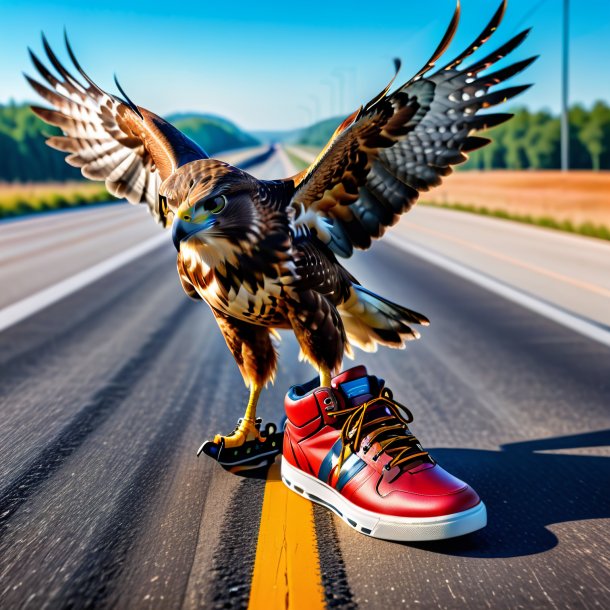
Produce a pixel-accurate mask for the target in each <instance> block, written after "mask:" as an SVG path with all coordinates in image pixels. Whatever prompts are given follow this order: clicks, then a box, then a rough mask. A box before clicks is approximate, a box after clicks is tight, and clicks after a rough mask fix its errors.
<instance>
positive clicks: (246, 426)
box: [214, 418, 265, 449]
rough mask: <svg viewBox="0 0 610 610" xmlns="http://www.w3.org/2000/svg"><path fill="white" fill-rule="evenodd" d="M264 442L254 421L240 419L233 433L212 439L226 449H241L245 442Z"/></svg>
mask: <svg viewBox="0 0 610 610" xmlns="http://www.w3.org/2000/svg"><path fill="white" fill-rule="evenodd" d="M254 440H258V441H264V440H265V439H264V438H263V437H262V436H261V435H260V433H259V430H258V426H257V424H256V420H254V419H245V418H244V419H240V420H239V424H238V426H237V428H236V429H235V431H234V432H232V433H231V434H228V435H227V436H223V435H222V434H217V435H216V436H215V437H214V442H215V443H216V444H220V442H221V441H222V442H224V446H225V447H226V448H227V449H228V448H231V447H241V446H242V445H243V444H244V443H245V442H247V441H254Z"/></svg>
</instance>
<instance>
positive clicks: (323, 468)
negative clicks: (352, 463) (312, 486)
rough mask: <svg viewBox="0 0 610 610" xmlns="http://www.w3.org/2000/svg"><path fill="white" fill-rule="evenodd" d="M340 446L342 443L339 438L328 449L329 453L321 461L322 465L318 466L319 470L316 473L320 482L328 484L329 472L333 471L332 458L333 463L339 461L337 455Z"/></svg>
mask: <svg viewBox="0 0 610 610" xmlns="http://www.w3.org/2000/svg"><path fill="white" fill-rule="evenodd" d="M342 446H343V443H342V442H341V438H339V439H338V440H337V441H336V442H335V444H334V445H333V446H332V447H331V448H330V451H329V452H328V453H327V454H326V457H325V458H324V459H323V460H322V463H321V464H320V470H319V471H318V479H320V481H324V482H325V483H328V478H329V477H330V472H331V470H332V469H333V458H334V459H335V461H336V460H338V459H339V454H340V453H341V447H342Z"/></svg>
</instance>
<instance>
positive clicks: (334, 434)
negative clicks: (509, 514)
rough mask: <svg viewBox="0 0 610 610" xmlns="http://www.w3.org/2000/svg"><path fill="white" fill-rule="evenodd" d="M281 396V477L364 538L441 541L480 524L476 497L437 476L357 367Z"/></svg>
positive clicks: (394, 406)
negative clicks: (321, 383) (322, 383)
mask: <svg viewBox="0 0 610 610" xmlns="http://www.w3.org/2000/svg"><path fill="white" fill-rule="evenodd" d="M316 383H317V380H313V381H311V382H309V383H307V384H305V385H302V386H293V387H292V388H290V390H289V391H288V394H287V395H286V403H285V404H286V415H287V417H288V419H287V422H286V428H285V430H284V450H283V457H282V479H283V480H284V483H285V484H286V485H287V486H288V487H289V488H290V489H292V490H293V491H296V492H297V493H300V494H301V495H303V496H305V497H306V498H308V499H310V500H312V501H313V502H317V503H318V504H322V505H323V506H326V507H327V508H330V509H331V510H333V511H334V512H335V513H337V515H339V517H341V518H342V519H343V520H344V521H345V522H346V523H348V524H349V525H351V526H352V527H353V528H354V529H356V530H357V531H359V532H362V533H363V534H367V535H369V536H374V537H376V538H385V539H387V540H405V541H416V540H441V539H443V538H452V537H454V536H461V535H463V534H468V533H470V532H474V531H475V530H478V529H480V528H482V527H485V525H486V523H487V513H486V510H485V505H484V504H483V502H481V500H480V499H479V496H477V494H476V492H475V491H474V490H473V489H472V488H471V487H469V486H468V485H466V483H464V482H463V481H460V480H459V479H457V478H456V477H454V476H452V475H450V474H449V473H448V472H446V471H445V470H443V469H442V468H441V467H440V466H439V465H438V464H437V463H436V462H435V461H434V460H433V459H432V457H431V456H430V455H429V454H428V452H427V451H425V450H424V449H423V448H422V446H421V445H420V444H419V441H418V440H417V439H416V438H415V437H414V436H413V435H412V434H411V432H410V431H409V428H408V424H409V423H410V422H411V421H412V420H413V416H412V415H411V413H410V412H409V411H408V409H406V408H405V407H404V406H402V405H400V404H399V403H397V402H396V401H395V400H394V399H393V398H392V392H391V391H390V390H389V389H388V388H385V387H384V382H383V380H382V379H378V378H377V377H375V376H373V375H368V374H367V372H366V369H365V367H363V366H357V367H354V368H352V369H350V370H348V371H345V372H344V373H342V374H341V375H338V376H337V377H335V378H334V379H333V380H332V383H331V385H332V389H331V388H318V387H317V386H316Z"/></svg>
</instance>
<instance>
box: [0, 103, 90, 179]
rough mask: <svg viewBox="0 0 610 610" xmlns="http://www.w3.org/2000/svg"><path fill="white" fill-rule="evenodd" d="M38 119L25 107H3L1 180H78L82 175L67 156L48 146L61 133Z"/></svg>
mask: <svg viewBox="0 0 610 610" xmlns="http://www.w3.org/2000/svg"><path fill="white" fill-rule="evenodd" d="M59 133H60V132H59V131H58V130H56V129H55V128H53V127H51V126H49V125H46V124H45V123H43V122H42V121H41V120H40V119H39V118H38V117H36V116H35V115H34V114H33V113H32V111H31V110H30V109H29V107H28V106H27V105H25V104H8V105H6V106H2V105H0V181H3V182H42V181H48V180H53V181H64V180H77V179H79V178H81V173H80V171H78V170H77V169H76V168H74V167H71V166H69V165H68V164H67V163H66V162H65V161H64V155H62V154H61V153H58V152H57V151H54V150H52V149H50V148H49V147H48V146H47V145H46V144H45V139H46V136H49V135H55V134H59Z"/></svg>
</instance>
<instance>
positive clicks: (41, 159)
mask: <svg viewBox="0 0 610 610" xmlns="http://www.w3.org/2000/svg"><path fill="white" fill-rule="evenodd" d="M174 119H175V125H176V127H178V129H182V130H184V132H185V133H186V134H187V135H188V136H189V137H191V138H193V140H195V141H196V142H198V143H199V144H200V145H201V146H203V148H204V150H206V151H207V152H208V154H210V155H213V154H215V153H217V152H220V151H225V150H230V149H235V148H243V147H245V146H254V145H257V144H258V143H259V142H258V140H257V139H255V138H253V137H251V136H250V135H249V134H247V133H245V132H243V131H242V130H240V129H239V128H238V127H237V126H236V125H234V124H233V123H231V122H230V121H227V120H226V119H223V118H221V117H214V116H209V115H196V114H188V115H174ZM59 134H60V131H59V130H57V129H55V128H54V127H51V126H50V125H47V124H46V123H43V122H42V121H41V120H40V119H39V118H38V117H36V116H35V115H34V113H32V111H31V110H30V108H29V106H28V105H27V104H14V103H11V104H7V105H1V104H0V182H46V181H54V182H57V181H60V182H63V181H66V180H79V179H82V176H81V173H80V170H78V169H77V168H74V167H71V166H69V165H68V164H67V163H66V162H65V161H64V157H65V155H64V154H62V153H60V152H58V151H56V150H53V149H51V148H49V147H48V146H47V145H46V144H45V140H46V138H47V137H48V136H50V135H59Z"/></svg>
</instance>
